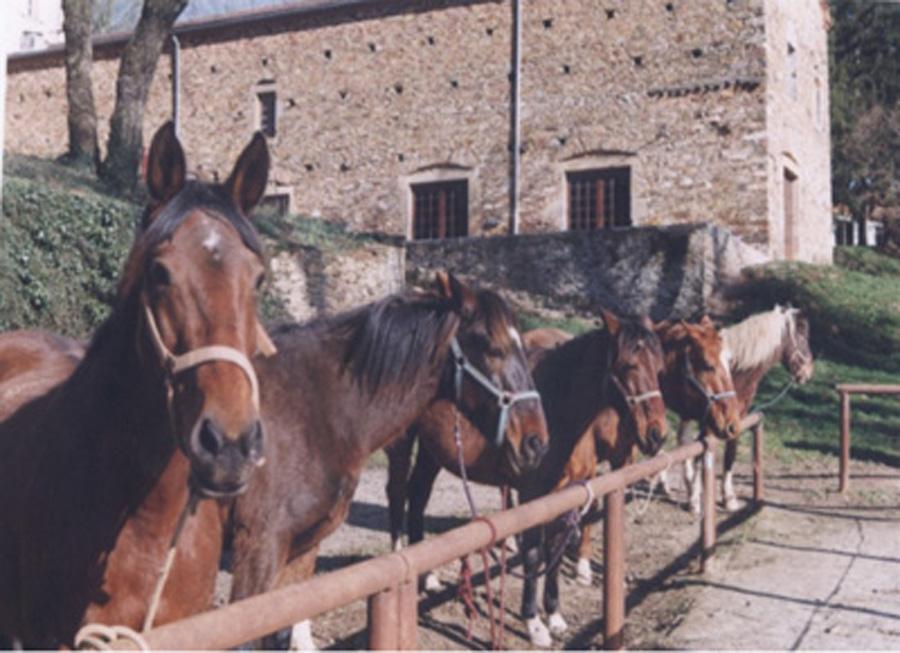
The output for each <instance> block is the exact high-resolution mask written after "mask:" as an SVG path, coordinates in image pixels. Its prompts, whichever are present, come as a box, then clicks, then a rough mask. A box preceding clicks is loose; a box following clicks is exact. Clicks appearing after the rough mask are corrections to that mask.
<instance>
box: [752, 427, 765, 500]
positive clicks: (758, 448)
mask: <svg viewBox="0 0 900 653" xmlns="http://www.w3.org/2000/svg"><path fill="white" fill-rule="evenodd" d="M764 438H765V432H764V431H763V420H762V417H760V420H759V422H757V423H756V426H754V427H753V503H755V504H757V505H759V504H761V503H762V502H763V494H764V492H763V442H764Z"/></svg>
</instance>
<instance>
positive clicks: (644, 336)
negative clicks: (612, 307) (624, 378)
mask: <svg viewBox="0 0 900 653" xmlns="http://www.w3.org/2000/svg"><path fill="white" fill-rule="evenodd" d="M619 325H620V326H619V334H618V336H617V338H616V340H617V344H618V346H619V347H621V348H622V349H623V350H624V352H625V353H627V354H634V353H636V351H637V348H638V347H639V346H640V347H644V346H648V347H650V350H651V351H652V353H653V354H655V355H657V356H659V357H660V358H662V356H663V350H662V344H661V343H660V339H659V337H658V336H657V335H656V334H655V333H654V332H653V331H651V330H650V329H648V328H647V327H646V326H644V325H643V324H642V323H641V322H640V320H635V319H630V318H619Z"/></svg>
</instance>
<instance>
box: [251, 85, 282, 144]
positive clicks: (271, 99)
mask: <svg viewBox="0 0 900 653" xmlns="http://www.w3.org/2000/svg"><path fill="white" fill-rule="evenodd" d="M256 99H257V101H258V102H259V129H260V131H262V133H263V134H265V135H266V136H267V137H269V138H274V137H275V129H276V121H277V119H278V115H277V104H276V96H275V91H260V92H259V93H257V94H256Z"/></svg>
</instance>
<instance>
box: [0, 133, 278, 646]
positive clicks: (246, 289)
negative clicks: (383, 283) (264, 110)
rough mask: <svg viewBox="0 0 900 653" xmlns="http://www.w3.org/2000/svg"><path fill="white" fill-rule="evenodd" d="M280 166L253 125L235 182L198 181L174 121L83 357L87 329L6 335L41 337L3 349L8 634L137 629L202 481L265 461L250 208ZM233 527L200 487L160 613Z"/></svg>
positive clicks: (215, 491)
mask: <svg viewBox="0 0 900 653" xmlns="http://www.w3.org/2000/svg"><path fill="white" fill-rule="evenodd" d="M267 171H268V152H267V149H266V145H265V140H264V139H263V138H262V137H261V136H260V135H257V136H256V137H255V138H254V139H253V140H252V141H251V143H250V144H249V145H248V146H247V148H246V149H245V150H244V152H243V154H241V156H240V158H239V159H238V162H237V164H236V165H235V168H234V171H233V172H232V173H231V176H230V177H229V178H228V181H227V182H226V183H225V185H224V186H207V185H203V184H199V183H197V182H189V181H186V175H185V173H186V167H185V159H184V153H183V151H182V149H181V146H180V144H179V143H178V140H177V139H176V137H175V131H174V128H173V126H172V125H171V123H170V124H167V125H165V126H163V127H162V128H161V129H160V130H159V131H158V132H157V134H156V136H155V137H154V139H153V142H152V145H151V148H150V153H149V158H148V175H147V176H148V179H147V182H148V188H149V191H150V196H151V203H150V205H149V206H148V208H147V211H146V213H145V217H144V224H143V229H142V231H141V232H140V233H139V235H138V237H137V239H136V241H135V244H134V245H133V247H132V250H131V253H130V255H129V257H128V260H127V262H126V265H125V271H124V275H123V277H122V279H121V281H120V284H119V288H118V293H117V297H116V301H115V305H114V307H113V311H112V314H111V315H110V317H109V318H108V319H107V320H106V322H105V323H104V324H103V325H102V326H101V327H100V329H99V330H98V331H97V333H96V334H95V336H94V338H93V341H92V342H91V344H90V346H89V348H88V349H87V351H86V352H85V353H84V356H83V358H81V359H80V362H77V365H76V361H77V359H78V358H79V357H80V355H81V351H80V350H79V345H78V344H77V343H72V342H67V341H65V340H63V339H55V338H53V337H48V336H47V334H44V333H42V332H33V333H31V335H29V334H28V333H17V334H6V335H4V336H3V337H2V341H3V342H0V352H6V354H8V355H9V356H11V357H12V355H13V353H14V352H16V351H18V352H19V353H21V352H23V351H24V352H29V351H30V352H31V358H30V360H25V362H24V364H23V363H22V362H21V361H20V362H19V363H17V362H16V361H15V360H12V359H11V358H9V359H4V360H3V362H2V363H0V370H5V372H4V373H3V376H4V384H3V386H2V387H0V397H4V404H3V406H2V412H3V413H4V415H3V416H4V417H5V419H4V421H3V422H0V496H2V497H3V498H4V501H3V505H2V510H0V633H2V634H3V635H4V636H6V637H9V638H10V639H18V640H20V641H21V642H22V643H23V644H24V645H25V646H26V647H37V648H56V647H59V646H72V645H73V644H74V638H75V635H76V632H77V631H78V629H79V627H80V626H81V625H82V624H84V623H85V622H100V623H106V624H115V625H122V626H127V627H129V628H132V629H139V628H140V627H141V625H142V620H143V619H144V618H145V616H146V613H147V610H148V604H149V602H150V600H151V596H150V595H151V590H152V587H153V584H154V581H155V580H156V579H157V576H158V573H159V570H160V567H161V565H162V562H163V559H164V558H165V555H166V549H167V547H168V544H169V538H170V537H171V536H172V533H173V530H174V528H175V524H176V521H177V520H178V517H179V515H180V513H181V512H182V510H183V508H184V506H185V505H187V502H188V497H189V493H190V492H191V490H190V489H189V482H190V484H191V486H192V487H193V488H194V492H196V493H199V494H200V495H201V496H211V497H224V496H230V495H233V494H234V493H235V492H237V491H239V490H241V489H242V488H243V487H244V486H245V485H246V484H247V482H248V480H249V478H250V475H251V472H252V471H253V470H254V469H255V468H256V467H257V465H258V463H259V462H260V460H261V456H262V447H263V440H262V430H261V423H260V419H259V413H258V406H257V403H256V392H257V390H256V384H257V380H256V376H255V374H254V373H253V369H252V367H251V366H250V364H249V361H248V359H247V357H248V356H251V355H253V354H254V352H255V350H256V348H257V337H258V333H259V331H258V321H257V315H256V310H255V309H256V297H255V290H256V286H257V283H258V282H259V280H260V279H261V278H262V277H263V274H264V269H265V268H264V263H263V260H262V254H261V248H260V244H259V242H258V240H257V237H256V234H255V231H254V230H253V228H252V226H251V225H250V224H249V222H248V221H247V220H246V218H245V215H246V213H247V212H248V211H249V210H250V209H251V208H252V207H253V206H254V205H255V204H256V202H257V201H258V200H259V198H260V197H261V195H262V192H263V190H264V188H265V182H266V176H267ZM29 339H30V342H29ZM41 347H46V348H47V349H48V351H45V353H44V354H43V355H40V356H35V355H34V353H35V352H36V351H37V350H39V349H40V348H41ZM51 350H52V351H56V352H57V353H56V354H55V355H54V354H53V353H51ZM54 356H56V360H54ZM35 366H36V367H35ZM15 370H19V371H20V372H21V374H22V375H25V376H27V375H29V374H32V375H34V377H33V378H32V379H31V381H32V383H30V388H31V389H30V390H29V391H27V392H22V393H17V394H16V393H10V390H9V388H10V387H12V386H15V385H16V384H17V383H18V378H19V376H20V375H19V374H17V373H16V372H15ZM41 374H46V376H45V377H44V378H43V379H38V378H37V377H40V375H41ZM221 539H222V525H221V521H220V509H219V506H218V505H217V504H216V503H215V502H213V501H203V502H200V503H199V505H198V506H197V512H196V514H195V515H194V516H193V518H191V519H188V521H187V525H186V526H185V528H184V531H183V533H182V536H181V540H180V542H179V547H180V548H179V553H178V555H177V556H176V558H175V560H174V565H173V567H172V571H171V575H170V578H169V582H168V584H167V586H166V588H165V591H164V593H163V594H162V597H161V601H160V604H159V612H158V616H159V619H158V621H159V622H167V621H172V620H175V619H179V618H182V617H184V616H187V615H189V614H192V613H194V612H197V611H200V610H203V609H206V608H207V607H208V606H209V604H210V601H211V598H212V591H213V585H214V582H215V577H216V573H217V567H218V560H219V553H220V548H221Z"/></svg>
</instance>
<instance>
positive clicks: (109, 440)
mask: <svg viewBox="0 0 900 653" xmlns="http://www.w3.org/2000/svg"><path fill="white" fill-rule="evenodd" d="M137 315H138V309H137V302H136V300H135V301H126V302H125V303H124V304H123V306H122V307H120V308H119V309H118V310H116V311H115V312H114V314H113V315H112V316H111V317H110V318H109V320H108V321H107V322H106V323H105V324H104V325H103V326H102V327H101V330H100V331H99V332H98V335H97V337H95V339H94V341H93V342H92V343H91V346H90V347H89V349H88V351H87V352H86V354H85V357H84V359H83V361H82V363H81V364H80V365H79V366H78V368H77V369H76V371H75V372H74V373H73V374H72V376H71V377H70V379H69V381H68V382H67V387H66V391H65V393H64V394H65V396H66V399H67V400H68V405H70V406H72V408H73V410H76V411H78V412H79V413H80V414H81V415H83V416H84V423H82V424H80V426H81V427H82V428H81V432H82V433H83V437H85V438H86V439H90V440H91V444H92V447H91V449H93V450H95V451H96V455H97V456H98V457H99V459H100V460H102V461H103V463H102V464H104V465H107V466H108V467H109V468H110V470H111V473H110V478H111V479H114V480H115V481H116V482H117V483H118V484H119V485H124V486H126V487H129V488H133V491H135V492H139V493H143V492H146V490H147V488H148V487H150V486H152V485H153V484H154V482H155V481H156V480H157V479H158V478H159V477H160V475H161V474H162V471H163V469H164V468H165V467H166V466H167V464H168V463H169V462H170V458H171V454H172V452H173V451H174V449H175V446H174V439H173V435H172V433H171V430H170V423H169V417H168V408H167V405H166V399H165V391H164V387H163V383H162V374H161V368H160V367H159V366H158V364H157V363H156V361H155V360H153V359H152V358H150V357H147V358H145V357H143V356H142V355H141V354H139V353H138V350H137V338H136V335H135V334H136V331H137V324H138V316H137ZM150 356H152V354H151V355H150ZM63 437H68V436H65V435H64V436H63ZM185 486H186V478H185Z"/></svg>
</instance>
